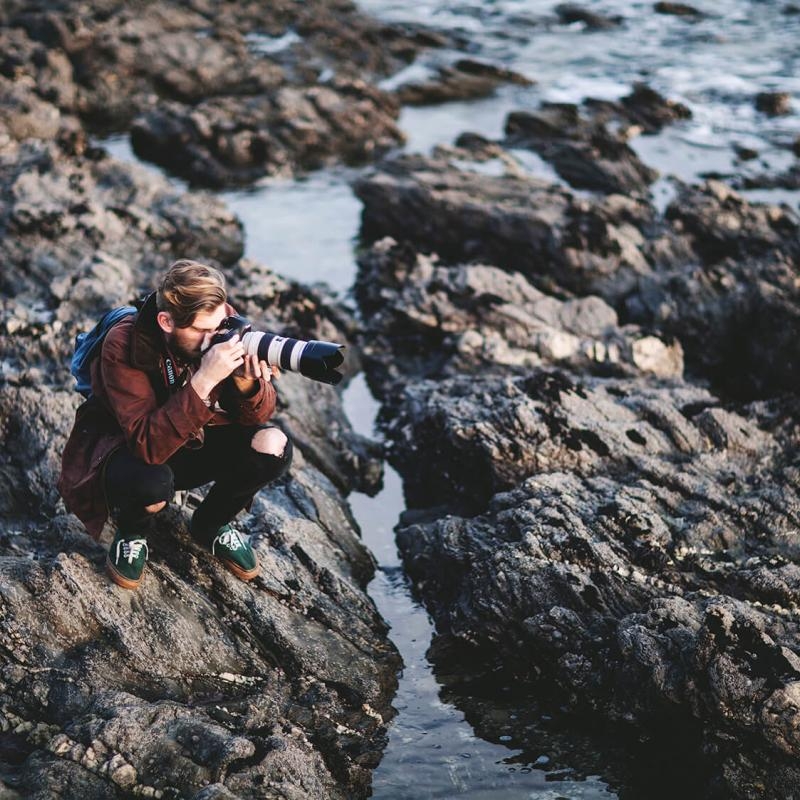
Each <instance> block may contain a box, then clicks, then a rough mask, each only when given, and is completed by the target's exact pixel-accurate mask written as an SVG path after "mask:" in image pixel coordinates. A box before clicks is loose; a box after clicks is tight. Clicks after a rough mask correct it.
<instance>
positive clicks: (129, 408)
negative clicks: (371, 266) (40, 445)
mask: <svg viewBox="0 0 800 800" xmlns="http://www.w3.org/2000/svg"><path fill="white" fill-rule="evenodd" d="M226 309H227V311H228V313H229V314H233V313H235V311H234V309H233V308H232V307H231V306H227V307H226ZM156 313H157V311H156V303H155V294H152V295H150V296H149V297H148V298H147V300H146V301H145V303H144V305H143V306H142V308H141V310H140V311H139V313H138V314H136V315H133V316H130V317H126V318H124V319H122V320H121V321H120V322H118V323H117V324H116V325H115V326H114V327H113V328H112V329H111V330H110V331H109V332H108V334H107V335H106V338H105V340H104V341H103V347H102V351H101V353H100V356H99V358H96V359H95V360H94V361H93V362H92V365H91V373H92V397H91V398H90V399H89V400H87V401H86V402H85V403H83V404H82V405H81V406H80V407H79V408H78V410H77V412H76V414H75V424H74V426H73V428H72V433H71V434H70V436H69V439H68V440H67V445H66V447H65V448H64V454H63V456H62V459H61V476H60V478H59V481H58V490H59V492H60V493H61V496H62V497H63V498H64V502H65V504H66V506H67V508H68V509H69V510H70V511H72V513H74V514H75V515H76V516H77V517H78V518H79V519H80V520H81V522H83V524H84V525H85V526H86V529H87V530H88V531H89V534H90V535H91V536H93V537H94V538H95V539H97V538H99V536H100V533H101V532H102V530H103V526H104V525H105V522H106V519H107V518H108V509H107V506H106V499H105V494H104V492H103V484H102V471H103V466H104V464H105V461H106V458H107V457H108V456H109V455H110V454H111V453H112V452H113V451H114V450H116V449H117V448H118V447H122V446H127V447H129V448H130V450H131V452H133V453H134V454H135V455H136V456H138V457H139V458H141V459H142V461H144V462H146V463H148V464H163V463H164V462H165V461H167V460H168V459H169V458H170V456H172V455H173V454H174V453H176V452H177V451H178V450H179V449H180V448H181V447H183V446H184V445H185V444H186V443H187V442H189V441H190V440H192V439H194V440H202V438H203V436H204V428H205V427H206V426H208V425H227V424H231V423H238V424H241V425H257V424H261V423H264V422H266V421H267V420H268V419H269V418H270V417H271V416H272V414H273V412H274V411H275V389H274V387H273V386H272V383H271V382H269V381H265V380H263V379H261V381H260V382H259V387H258V390H257V391H256V392H255V393H254V394H253V395H251V396H247V397H245V396H243V395H242V394H240V393H239V392H238V391H237V389H236V387H235V385H234V384H233V381H231V380H227V381H223V382H222V383H221V384H220V385H219V386H218V387H217V388H216V389H214V391H213V392H212V393H211V398H210V405H206V404H205V403H204V402H203V401H202V400H201V399H200V397H199V396H198V394H197V393H196V392H195V390H194V389H193V388H192V386H191V385H189V383H188V380H189V377H190V376H191V371H190V370H188V369H186V370H184V371H183V373H182V374H181V369H180V368H179V367H178V366H177V365H176V362H175V359H174V357H172V356H171V354H170V353H169V351H168V349H167V346H166V341H165V339H164V336H163V333H162V331H161V329H160V328H159V327H158V323H157V321H156Z"/></svg>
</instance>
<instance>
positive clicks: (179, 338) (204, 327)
mask: <svg viewBox="0 0 800 800" xmlns="http://www.w3.org/2000/svg"><path fill="white" fill-rule="evenodd" d="M226 316H227V314H226V313H225V304H224V303H220V304H219V305H218V306H217V307H216V308H215V309H214V310H213V311H200V312H198V313H197V315H196V316H195V318H194V322H192V324H191V325H190V326H189V327H188V328H179V327H177V326H176V325H175V324H174V323H173V324H172V325H171V326H170V327H171V330H166V329H165V328H164V325H162V326H161V328H162V330H164V337H165V338H166V340H167V345H168V346H169V349H170V350H172V352H173V353H175V355H176V356H178V357H180V358H184V359H186V360H188V361H199V360H200V356H201V355H202V354H203V348H204V346H205V344H206V342H207V341H208V340H209V339H210V338H211V336H212V335H213V334H214V333H215V332H216V331H217V329H218V328H219V326H220V323H221V322H222V320H224V319H225V317H226ZM170 321H171V317H170Z"/></svg>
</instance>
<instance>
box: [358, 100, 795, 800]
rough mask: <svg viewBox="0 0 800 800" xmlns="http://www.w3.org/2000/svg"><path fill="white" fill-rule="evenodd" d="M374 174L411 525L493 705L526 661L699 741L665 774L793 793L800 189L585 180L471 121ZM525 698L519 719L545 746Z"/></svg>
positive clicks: (710, 792)
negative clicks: (766, 197) (630, 185)
mask: <svg viewBox="0 0 800 800" xmlns="http://www.w3.org/2000/svg"><path fill="white" fill-rule="evenodd" d="M606 111H608V110H607V109H606V110H605V111H604V112H603V113H606ZM547 113H548V114H552V113H555V111H553V110H550V111H547ZM558 113H566V112H565V111H564V110H563V109H561V110H559V111H558ZM512 117H513V115H512ZM534 124H536V125H539V126H540V133H541V125H543V124H544V123H543V121H542V120H541V119H538V120H536V121H533V120H531V121H530V125H531V126H533V125H534ZM487 163H493V164H495V165H496V168H495V169H493V170H492V171H491V172H489V170H487V169H486V164H487ZM356 191H357V193H358V194H359V196H360V197H361V199H362V200H363V202H364V204H365V210H364V227H363V233H364V235H365V238H366V239H367V240H368V241H370V242H372V244H371V246H369V247H368V248H366V249H365V250H364V252H363V253H362V255H361V258H360V261H359V278H358V282H357V286H356V294H357V299H358V301H359V304H360V306H361V309H362V312H363V314H364V318H365V320H366V326H367V330H366V334H365V336H364V361H365V366H366V369H367V372H368V379H369V381H370V385H371V386H372V388H373V389H374V391H375V392H376V393H377V394H378V396H379V397H380V399H381V401H382V404H383V405H382V409H381V425H382V429H383V431H384V433H385V435H386V437H387V441H388V446H389V458H390V460H391V461H392V463H393V465H394V466H395V467H396V468H397V469H398V470H399V472H400V473H401V475H402V477H403V483H404V491H405V495H406V499H407V502H408V505H409V509H408V511H407V512H406V513H405V514H404V516H403V518H402V519H401V522H400V525H399V526H398V529H397V533H398V543H399V547H400V550H401V553H402V556H403V560H404V564H405V566H406V569H407V571H408V573H409V575H410V576H411V578H412V580H413V581H414V584H415V586H416V588H417V590H418V591H419V593H420V596H421V597H422V598H423V600H424V602H425V605H426V608H427V609H428V610H429V611H430V613H431V614H432V616H433V618H434V620H435V623H436V630H437V638H436V640H435V641H434V644H433V647H432V650H431V656H432V658H433V661H434V664H435V668H436V669H437V671H438V672H439V673H440V674H441V675H442V676H443V677H442V680H443V681H444V683H445V685H451V684H454V685H458V684H459V682H460V683H461V685H462V686H464V687H466V688H464V689H462V691H461V694H462V702H463V703H464V707H465V708H467V709H468V710H469V713H470V715H471V718H472V720H474V721H473V724H475V725H476V726H477V727H478V728H479V729H485V730H489V731H491V729H492V726H493V716H492V715H493V713H494V712H493V710H492V709H493V706H492V704H491V703H486V698H487V697H489V696H490V693H491V688H490V687H491V685H492V680H493V676H495V675H497V674H499V672H500V671H502V672H503V674H504V675H505V676H506V684H505V685H511V686H515V687H523V686H527V687H528V691H529V692H530V693H531V694H532V695H533V696H536V693H537V692H539V693H540V695H541V696H543V697H548V696H552V695H553V694H555V696H557V697H558V698H561V701H562V702H563V704H564V706H565V707H566V708H569V709H571V710H572V712H573V714H574V715H575V717H576V719H585V718H586V717H587V716H588V717H589V718H594V719H601V720H603V721H604V723H603V724H606V725H610V726H611V728H610V730H611V731H612V732H611V733H610V734H609V736H610V738H612V739H613V738H614V737H619V736H623V737H624V736H627V735H628V734H630V732H633V737H634V738H636V740H637V742H638V744H637V745H636V747H637V748H638V749H637V752H638V753H641V754H642V755H643V757H644V759H645V761H646V763H652V759H653V758H655V759H656V760H659V759H660V760H661V761H664V760H666V762H667V763H675V762H676V760H677V761H680V763H681V764H682V769H683V768H684V767H685V769H686V770H687V771H688V772H689V773H690V774H692V775H693V777H692V779H691V780H690V781H689V782H687V783H684V784H680V783H679V780H680V779H679V778H678V777H677V776H676V775H675V774H672V775H670V774H669V773H670V770H664V787H665V788H664V790H663V791H664V792H666V793H667V794H666V795H664V796H667V795H668V794H669V792H670V788H669V787H670V786H672V787H673V788H674V787H676V786H679V787H680V788H679V789H678V791H681V792H688V793H689V794H690V795H691V796H698V797H704V798H707V797H714V798H717V797H719V798H729V797H736V798H758V797H764V796H769V797H790V796H793V795H794V794H796V792H797V786H798V785H800V726H798V720H800V701H799V699H798V691H797V687H798V685H800V683H799V682H800V649H799V648H798V644H797V641H798V638H797V637H798V633H800V629H799V628H798V626H799V625H800V616H798V608H799V607H800V595H798V590H799V589H800V583H798V577H799V576H800V571H798V558H800V549H798V540H797V529H798V522H800V493H799V492H798V487H800V461H798V455H797V444H798V440H800V429H798V427H797V410H798V404H797V395H796V388H797V386H796V380H795V378H796V352H797V351H796V346H797V345H796V342H797V337H796V332H797V324H796V315H797V309H798V304H797V286H798V280H797V262H796V258H797V253H798V241H800V240H799V239H798V231H799V230H800V228H798V219H797V217H796V215H795V214H793V212H791V211H790V210H789V209H788V207H785V206H784V207H774V206H762V205H757V204H751V203H748V202H747V201H746V200H744V199H743V198H742V197H741V196H739V195H737V194H736V193H735V192H734V191H733V190H731V189H730V188H729V187H727V186H725V185H724V184H722V183H720V182H714V181H709V182H707V183H706V184H703V185H700V186H688V185H687V186H679V187H678V194H677V197H676V199H675V200H674V201H673V202H672V203H671V204H670V205H669V206H668V208H667V209H666V210H665V212H664V213H661V212H659V211H658V210H657V209H656V208H654V207H653V205H652V204H651V203H650V201H649V200H648V199H647V197H646V196H643V195H642V196H638V197H633V196H623V195H621V194H606V195H602V194H596V195H592V196H588V195H585V194H583V195H580V196H579V195H578V194H576V193H575V192H574V191H573V190H572V189H571V188H570V187H567V186H565V185H563V184H557V183H547V182H546V181H543V180H541V179H536V178H532V177H529V176H528V175H526V174H525V172H524V169H523V168H522V166H521V164H520V162H519V160H518V159H516V158H515V157H514V153H512V152H510V151H509V150H506V149H505V147H503V146H502V145H501V144H499V143H496V142H488V141H486V140H481V138H480V137H477V136H472V135H464V136H462V137H460V139H459V140H458V141H457V144H456V146H455V147H452V148H440V149H439V150H438V151H437V152H436V153H434V155H433V156H432V157H425V158H423V157H420V156H408V157H404V158H400V159H395V160H393V161H391V162H387V163H385V164H382V165H380V166H379V167H378V168H376V169H375V170H374V171H373V173H372V174H371V175H368V176H367V177H365V178H364V179H362V181H361V182H360V183H358V184H357V187H356ZM790 340H791V341H790ZM471 685H475V686H478V687H480V688H478V689H477V690H475V692H473V693H471V692H470V689H469V687H470V686H471ZM520 691H521V690H520ZM498 702H499V703H501V704H503V703H506V704H507V701H504V700H503V699H502V698H499V699H498ZM528 710H529V709H528V708H527V707H526V706H524V705H522V706H520V707H519V708H514V712H515V713H514V714H513V715H511V716H510V717H508V718H504V726H503V730H504V731H505V732H506V734H507V738H506V739H504V741H508V740H509V739H508V737H509V736H510V741H511V742H512V744H513V746H514V747H517V748H520V749H522V750H523V751H526V750H528V751H532V752H534V753H535V752H541V750H540V749H537V748H540V746H541V745H540V744H539V739H537V738H536V737H537V736H538V735H539V734H538V733H536V731H537V730H538V729H537V727H536V726H535V725H534V726H530V725H527V726H526V724H525V723H524V722H522V721H519V722H514V720H527V719H528V716H529V715H528V714H527V712H528ZM532 731H534V733H532ZM509 732H510V733H509ZM648 748H649V749H648ZM656 751H657V755H654V754H655V752H656ZM648 754H649V755H648ZM648 758H649V759H650V761H647V759H648ZM562 761H563V759H562ZM607 769H608V770H609V771H610V774H609V777H610V778H611V779H612V781H613V782H614V783H616V784H617V785H619V786H620V792H621V796H627V795H626V794H625V792H626V791H627V790H629V789H630V788H631V786H633V785H635V784H636V781H635V778H633V777H632V776H631V772H633V771H635V769H636V766H635V765H634V766H633V767H632V768H631V765H630V763H629V764H628V765H627V766H621V767H619V766H618V765H613V764H609V765H608V767H607ZM615 770H616V772H615ZM626 770H627V774H626ZM587 774H591V773H587ZM648 774H649V775H650V778H649V782H648V783H647V786H648V790H649V789H650V788H651V783H652V775H653V774H655V773H653V772H650V773H648ZM659 780H660V779H659ZM676 781H678V783H676ZM659 791H660V789H659ZM692 793H694V794H692ZM634 795H635V792H634ZM634 795H631V796H634ZM672 796H674V793H673V795H672Z"/></svg>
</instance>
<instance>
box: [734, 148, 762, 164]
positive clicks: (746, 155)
mask: <svg viewBox="0 0 800 800" xmlns="http://www.w3.org/2000/svg"><path fill="white" fill-rule="evenodd" d="M733 151H734V153H736V158H738V159H739V161H753V160H754V159H756V158H758V150H755V149H753V148H752V147H747V146H745V145H741V144H735V145H734V146H733Z"/></svg>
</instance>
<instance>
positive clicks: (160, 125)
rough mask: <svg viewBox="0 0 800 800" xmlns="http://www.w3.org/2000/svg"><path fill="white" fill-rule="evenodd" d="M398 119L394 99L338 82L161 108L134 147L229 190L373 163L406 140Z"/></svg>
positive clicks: (148, 117) (142, 124)
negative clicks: (265, 179) (337, 165)
mask: <svg viewBox="0 0 800 800" xmlns="http://www.w3.org/2000/svg"><path fill="white" fill-rule="evenodd" d="M398 113H399V106H398V105H397V101H396V100H394V99H393V98H392V97H390V96H389V95H388V94H385V93H383V92H381V91H379V90H378V89H375V88H374V87H371V86H369V85H367V84H365V83H363V82H361V81H355V82H346V81H335V82H334V83H333V84H331V85H319V86H314V87H308V88H293V87H284V88H281V89H280V90H278V91H276V92H274V93H271V94H260V95H258V96H253V97H248V98H238V97H222V98H214V99H210V100H206V101H204V102H202V103H200V104H199V105H197V106H194V107H191V108H189V107H187V106H185V105H182V104H179V103H166V104H162V105H160V106H159V107H158V108H157V109H153V110H152V111H149V112H147V113H146V114H144V115H143V116H141V117H139V118H137V119H136V120H135V121H134V123H133V126H132V128H131V141H132V144H133V148H134V150H135V151H136V153H137V154H138V155H139V156H141V157H142V158H146V159H148V160H151V161H155V162H157V163H160V164H163V165H164V166H165V167H166V168H167V169H169V170H170V171H172V172H175V173H176V174H179V175H183V176H185V177H187V178H188V179H190V180H191V181H193V182H194V183H198V184H201V185H207V186H224V185H227V184H232V183H248V182H251V181H253V180H254V179H256V178H257V177H260V176H262V175H266V174H271V175H276V174H284V175H285V174H291V173H293V172H294V171H297V170H308V169H315V168H318V167H321V166H323V165H325V164H330V163H332V162H333V161H334V160H344V161H346V162H349V163H357V162H363V161H365V160H368V159H371V158H374V157H375V156H376V155H379V154H380V153H382V152H385V151H386V150H388V149H389V148H390V147H392V146H394V145H396V144H398V143H399V142H401V141H402V140H403V135H402V133H401V132H400V129H399V128H398V127H397V125H396V124H395V119H396V117H397V115H398Z"/></svg>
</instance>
